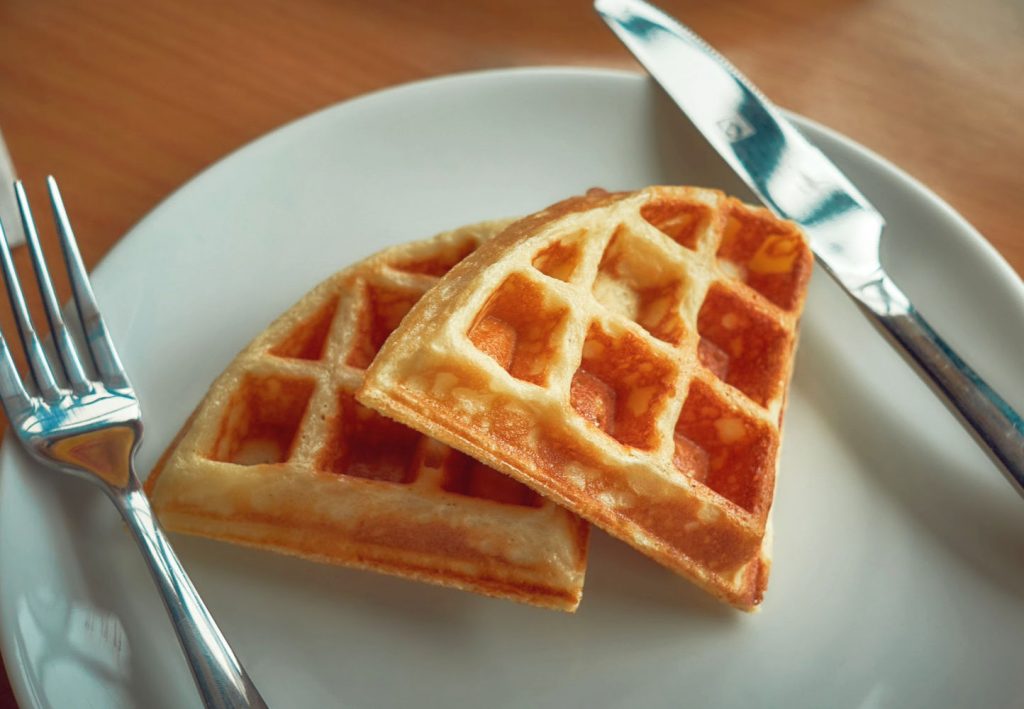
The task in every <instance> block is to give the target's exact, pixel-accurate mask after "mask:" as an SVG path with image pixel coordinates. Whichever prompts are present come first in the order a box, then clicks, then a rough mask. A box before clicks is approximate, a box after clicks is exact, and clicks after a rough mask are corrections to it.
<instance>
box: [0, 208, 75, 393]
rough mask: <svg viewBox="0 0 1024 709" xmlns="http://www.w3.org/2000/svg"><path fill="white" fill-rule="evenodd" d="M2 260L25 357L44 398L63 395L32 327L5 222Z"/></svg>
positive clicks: (0, 227)
mask: <svg viewBox="0 0 1024 709" xmlns="http://www.w3.org/2000/svg"><path fill="white" fill-rule="evenodd" d="M0 260H2V261H3V268H4V282H5V283H6V285H7V297H8V299H9V300H10V301H11V309H12V310H13V311H14V319H15V321H16V323H17V325H18V337H19V338H20V339H21V346H22V348H23V349H24V350H25V358H26V359H28V364H29V370H30V371H31V373H32V379H33V380H34V381H35V383H36V389H37V390H38V391H39V393H40V394H41V395H42V396H43V398H45V399H47V400H48V401H55V400H57V399H58V398H60V391H59V390H58V388H57V382H56V381H55V380H54V378H53V371H52V370H51V369H50V365H49V363H48V362H47V361H46V353H45V352H44V351H43V346H42V344H41V343H40V342H39V336H38V335H36V331H35V328H34V327H32V318H31V317H30V316H29V314H28V307H27V306H26V305H25V296H24V294H23V293H22V291H21V284H20V283H19V282H18V272H17V271H16V270H15V269H14V259H12V258H11V247H10V245H9V244H8V243H7V232H6V231H4V228H3V225H2V224H0Z"/></svg>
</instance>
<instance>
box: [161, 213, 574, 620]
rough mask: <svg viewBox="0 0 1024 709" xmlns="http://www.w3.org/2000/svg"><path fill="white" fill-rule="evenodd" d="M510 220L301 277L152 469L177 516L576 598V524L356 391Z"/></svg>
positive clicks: (493, 590) (329, 558)
mask: <svg viewBox="0 0 1024 709" xmlns="http://www.w3.org/2000/svg"><path fill="white" fill-rule="evenodd" d="M507 223H508V222H490V223H484V224H479V225H475V226H472V227H465V228H462V229H459V230H456V231H453V232H448V233H445V234H441V235H439V236H437V237H435V238H433V239H430V240H427V241H422V242H417V243H413V244H408V245H404V246H399V247H395V248H392V249H388V250H386V251H383V252H381V253H380V254H377V255H376V256H373V257H371V258H369V259H367V260H366V261H363V262H361V263H358V264H356V265H355V266H352V267H351V268H349V269H347V270H344V271H342V272H340V273H338V274H336V275H334V276H332V277H331V278H329V279H327V280H326V281H324V282H323V283H321V284H320V285H319V286H317V287H316V288H314V289H313V290H312V291H310V292H309V293H308V294H307V295H306V296H305V297H304V298H303V299H302V300H300V301H299V302H298V304H296V305H295V306H294V307H292V308H291V309H290V310H289V311H288V312H287V313H285V314H284V315H282V316H281V317H280V318H278V319H277V320H276V321H275V322H274V323H273V324H271V325H270V327H269V328H268V329H267V330H265V331H264V332H263V333H262V334H260V335H259V336H258V337H257V338H256V339H255V340H253V342H252V343H251V344H249V345H248V346H247V347H246V348H245V350H243V351H242V352H241V353H240V354H239V355H238V356H237V357H236V359H235V360H234V361H233V362H232V363H231V364H230V365H229V366H228V368H227V370H226V371H225V372H224V373H223V374H222V375H221V376H220V377H219V378H218V379H217V381H216V382H214V384H213V385H212V386H211V388H210V390H209V392H208V394H207V395H206V397H205V398H204V400H203V401H202V402H201V403H200V405H199V407H198V408H197V409H196V411H195V413H194V414H193V415H192V417H191V418H190V419H189V421H188V422H187V423H186V424H185V426H184V428H183V429H182V431H181V433H180V434H179V436H178V438H177V439H176V441H175V442H174V443H172V445H171V446H170V448H168V450H167V452H166V453H165V454H164V456H163V458H162V459H161V461H160V462H159V463H158V464H157V466H156V468H155V470H154V471H153V472H152V474H151V475H150V477H149V479H148V480H147V482H146V489H147V491H148V492H149V494H150V496H151V498H152V501H153V506H154V508H155V509H156V511H157V514H158V516H159V518H160V520H161V522H163V524H164V525H165V526H166V527H167V528H169V529H172V530H175V531H179V532H186V533H190V534H196V535H200V536H205V537H212V538H214V539H221V540H225V541H230V542H236V543H239V544H245V545H249V546H254V547H259V548H263V549H270V550H273V551H278V552H283V553H287V554H294V555H297V556H301V557H306V558H309V559H313V560H316V561H322V562H328V563H336V564H344V565H349V566H356V567H362V568H368V569H374V570H377V571H382V572H386V573H392V574H397V575H400V576H406V577H411V578H415V579H420V580H424V581H430V582H434V583H439V584H443V585H447V586H454V587H458V588H462V589H466V590H471V591H476V592H479V593H483V594H487V595H492V596H500V597H506V598H511V599H515V600H519V601H525V602H528V603H533V604H536V605H541V606H547V607H552V608H560V609H563V610H573V609H575V608H576V606H577V604H578V603H579V599H580V593H581V590H582V585H583V575H584V569H585V564H586V546H587V526H586V523H585V522H583V521H582V520H581V519H579V518H578V517H576V516H575V515H573V514H570V513H569V512H567V511H565V510H564V509H562V508H560V507H557V506H555V505H554V504H553V503H551V502H549V501H547V500H544V499H543V498H541V497H540V496H539V495H537V494H536V493H535V492H534V491H532V490H531V489H529V488H528V487H526V486H524V485H522V484H520V483H518V482H516V481H515V480H512V479H511V478H509V477H507V476H505V475H502V474H500V473H497V472H495V471H494V470H491V469H490V468H487V467H486V466H484V465H481V464H480V463H477V462H476V461H474V460H472V459H470V458H468V457H467V456H465V455H463V454H462V453H459V452H457V451H454V450H452V449H451V448H449V447H448V446H445V445H443V444H441V443H438V442H437V441H434V440H431V439H429V438H427V437H425V436H423V435H421V434H419V433H417V432H415V431H412V430H410V429H407V428H405V427H404V426H401V425H399V424H396V423H394V422H393V421H391V420H389V419H386V418H384V417H382V416H380V415H379V414H376V413H374V412H372V411H370V410H368V409H366V408H364V407H362V406H360V405H359V404H358V403H356V401H355V399H354V398H353V395H354V393H355V391H356V389H357V388H358V387H359V385H360V384H361V383H362V380H363V370H364V368H365V367H366V366H367V365H368V364H369V363H370V361H371V360H372V359H373V357H374V355H375V354H376V351H377V349H378V348H379V347H380V345H381V343H383V342H384V340H385V339H386V338H387V336H388V334H389V333H390V332H391V330H392V329H394V327H395V326H397V325H398V323H399V322H400V321H401V319H402V316H403V315H405V312H406V311H407V310H408V309H409V308H410V307H411V306H412V305H413V303H415V302H416V300H417V299H419V297H420V296H421V295H422V294H423V293H424V292H425V291H427V290H428V289H429V288H431V287H432V286H433V285H434V284H435V283H436V282H437V281H438V279H439V278H440V277H441V276H442V275H443V274H444V273H445V272H446V271H447V270H448V269H449V268H451V266H453V265H454V264H455V263H457V262H458V261H459V260H460V259H462V258H463V257H464V256H466V255H467V254H469V253H471V252H472V251H473V250H474V249H475V248H476V247H477V246H478V245H479V243H480V241H481V240H482V239H485V238H488V237H489V236H491V235H492V234H493V233H495V232H497V231H498V230H499V229H500V228H502V227H504V226H505V225H506V224H507Z"/></svg>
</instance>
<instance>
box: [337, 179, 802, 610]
mask: <svg viewBox="0 0 1024 709" xmlns="http://www.w3.org/2000/svg"><path fill="white" fill-rule="evenodd" d="M811 268H812V256H811V253H810V251H809V249H808V246H807V242H806V238H805V237H804V235H803V234H802V232H801V231H800V230H799V229H798V228H797V227H796V226H795V225H793V224H791V223H789V222H782V221H779V220H777V219H775V218H774V217H773V216H772V215H771V214H770V213H769V212H767V211H766V210H764V209H758V208H753V207H748V206H745V205H743V204H742V203H740V202H739V201H737V200H736V199H733V198H729V197H727V196H725V195H723V194H722V193H720V192H717V191H711V190H705V189H698V188H683V187H652V188H648V189H645V190H642V191H639V192H633V193H620V194H608V193H605V192H603V191H600V190H592V191H591V192H589V193H588V194H587V195H586V196H582V197H575V198H572V199H569V200H566V201H564V202H561V203H559V204H556V205H554V206H552V207H549V208H548V209H546V210H544V211H542V212H539V213H537V214H535V215H532V216H530V217H527V218H525V219H523V220H521V221H519V222H517V223H515V224H513V225H512V226H511V227H509V228H508V229H507V230H505V231H504V232H503V233H502V234H501V235H499V236H498V237H497V238H495V239H494V240H492V241H490V242H489V243H487V244H485V245H484V246H483V247H482V248H480V249H479V250H478V251H477V252H476V253H474V254H473V255H472V256H470V257H469V258H467V259H466V260H464V261H463V262H462V263H461V264H459V265H458V266H457V267H456V268H454V269H453V270H452V271H451V272H450V273H449V274H448V275H447V276H445V278H444V279H442V280H441V282H440V283H439V284H438V285H437V286H436V287H435V288H434V290H432V291H431V292H430V293H428V294H427V295H426V296H425V297H424V298H423V299H422V300H420V302H419V303H418V304H417V305H416V307H415V308H413V309H412V311H410V313H409V315H408V316H407V317H406V318H405V320H404V321H403V322H402V324H401V326H400V327H399V328H398V329H397V330H395V332H394V333H393V334H392V335H391V337H390V338H389V339H388V341H387V343H386V344H385V345H384V347H383V348H382V349H381V351H380V353H379V354H378V356H377V357H376V359H375V360H374V363H373V364H372V366H371V367H370V369H369V370H368V372H367V376H366V380H365V383H364V385H363V387H362V389H361V390H360V391H359V393H358V394H357V399H358V400H359V401H361V402H362V403H364V404H365V405H366V406H368V407H370V408H372V409H375V410H377V411H379V412H381V413H383V414H385V415H387V416H389V417H392V418H394V419H396V420H398V421H400V422H402V423H405V424H406V425H408V426H410V427H412V428H414V429H416V430H418V431H422V432H424V433H425V434H427V435H430V436H433V437H434V438H436V439H438V440H441V441H444V442H445V443H447V444H448V445H451V446H453V447H455V448H457V449H459V450H461V451H463V452H464V453H466V454H468V455H470V456H472V457H474V458H476V459H478V460H481V461H484V462H485V463H486V464H488V465H490V466H492V467H494V468H496V469H498V470H500V471H503V472H505V473H508V474H509V475H511V476H513V477H515V478H516V479H518V480H521V481H522V482H524V483H526V484H528V485H530V486H531V487H532V488H534V489H535V490H537V491H538V492H540V493H541V494H543V495H545V496H548V497H550V498H551V499H553V500H555V501H557V502H558V503H560V504H562V505H565V506H566V507H567V508H569V509H571V510H572V511H574V512H576V513H577V514H579V515H582V516H583V517H585V518H587V519H589V520H590V521H592V522H593V523H595V524H596V525H598V526H600V527H602V528H603V529H605V530H606V531H608V532H609V533H611V534H612V535H614V536H616V537H619V538H620V539H623V540H625V541H626V542H628V543H630V544H632V545H633V546H634V547H636V548H637V549H638V550H640V551H641V552H643V553H645V554H647V555H649V556H650V557H652V558H654V559H655V560H657V561H658V562H660V563H662V564H663V565H665V566H667V567H669V568H670V569H672V570H674V571H676V572H678V573H680V574H682V575H684V576H686V577H688V578H690V579H691V580H693V581H694V582H695V583H697V584H698V585H699V586H701V587H702V588H704V589H705V590H707V591H709V592H710V593H712V594H714V595H715V596H716V597H718V598H720V599H722V600H724V601H727V602H728V603H731V604H733V605H734V606H736V607H738V608H741V609H744V610H752V609H754V608H755V607H756V606H757V604H759V603H760V601H761V599H762V596H763V594H764V590H765V588H766V585H767V580H768V572H769V569H770V563H771V559H770V525H769V512H770V509H771V504H772V499H773V496H774V490H775V478H776V469H777V465H778V457H779V445H780V435H781V425H782V415H783V409H784V404H785V400H786V390H787V388H788V384H789V379H790V372H791V369H792V362H793V354H794V350H795V346H796V336H797V324H798V318H799V315H800V312H801V310H802V307H803V301H804V297H805V293H806V287H807V281H808V279H809V277H810V273H811Z"/></svg>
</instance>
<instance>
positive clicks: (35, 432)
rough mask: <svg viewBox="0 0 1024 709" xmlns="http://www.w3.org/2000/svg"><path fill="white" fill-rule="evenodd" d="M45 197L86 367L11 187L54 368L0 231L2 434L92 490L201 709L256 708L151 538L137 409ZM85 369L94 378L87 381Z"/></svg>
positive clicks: (163, 546) (60, 207)
mask: <svg viewBox="0 0 1024 709" xmlns="http://www.w3.org/2000/svg"><path fill="white" fill-rule="evenodd" d="M47 187H48V188H49V194H50V202H51V206H52V208H53V214H54V218H55V219H56V222H57V231H58V234H59V236H60V242H61V246H62V249H63V252H64V262H65V266H66V268H67V273H68V278H69V280H70V282H71V289H72V292H73V294H74V300H75V305H76V306H77V313H78V317H79V319H80V321H81V325H82V329H83V332H84V335H85V342H86V349H87V351H88V362H83V360H82V358H81V357H80V356H79V353H78V347H77V346H76V345H75V342H74V339H73V338H72V336H71V332H70V330H69V327H68V325H67V323H66V322H65V320H64V318H63V316H62V314H61V311H60V308H59V306H58V303H57V298H56V295H55V294H54V288H53V283H52V280H51V278H50V275H49V271H48V270H47V267H46V262H45V260H44V259H43V253H42V250H41V248H40V245H39V237H38V234H37V232H36V227H35V223H34V221H33V219H32V213H31V210H30V209H29V204H28V199H27V198H26V196H25V190H24V188H23V187H22V184H21V182H15V185H14V191H15V194H16V197H17V206H18V211H19V213H20V215H21V222H22V227H23V229H24V232H25V235H26V239H27V243H28V247H29V251H30V252H31V255H32V264H33V267H34V269H35V273H36V279H37V281H38V283H39V289H40V292H41V294H42V297H43V304H44V306H45V311H46V319H47V321H48V324H49V326H50V332H51V334H52V336H53V341H54V351H55V357H54V358H53V359H55V360H56V366H54V365H53V363H51V358H50V357H48V356H47V354H46V351H45V350H44V349H43V346H42V343H41V341H40V337H39V335H38V334H37V333H36V330H35V328H34V327H33V324H32V320H31V318H30V316H29V312H28V308H27V307H26V305H25V299H24V296H23V293H22V289H21V286H20V283H19V280H18V275H17V273H16V272H15V269H14V263H13V260H12V259H11V250H10V246H9V245H8V242H7V236H6V233H5V231H4V227H3V224H2V223H0V260H2V261H3V271H4V279H5V282H6V285H7V295H8V297H9V299H10V302H11V307H12V309H13V310H14V315H15V321H16V323H17V327H18V336H19V339H20V340H21V344H22V346H23V348H24V351H25V356H26V359H27V360H28V363H29V374H30V376H29V377H28V378H27V379H26V380H25V381H22V378H21V377H20V376H19V374H18V371H17V369H16V368H15V365H14V360H13V358H12V356H11V351H10V349H9V348H8V346H7V342H6V340H5V339H4V338H3V336H2V335H0V399H2V402H3V408H4V411H5V412H6V414H7V418H8V420H9V421H10V423H11V428H12V430H13V431H14V433H15V434H16V436H17V439H18V441H19V442H20V443H21V444H22V446H23V447H24V448H25V450H26V451H28V453H29V454H30V455H31V456H32V457H33V458H34V459H35V460H37V461H39V462H40V463H42V464H43V465H45V466H47V467H50V468H54V469H57V470H61V471H63V472H66V473H71V474H73V475H76V476H78V477H80V478H84V479H86V480H89V481H90V482H92V483H94V484H96V485H98V486H99V487H100V488H101V489H102V490H103V491H104V492H105V493H106V494H107V497H109V498H110V500H111V501H112V502H113V503H114V506H115V507H116V508H117V510H118V512H120V513H121V516H122V517H123V518H124V521H125V523H126V524H127V527H128V530H129V531H130V532H131V534H132V535H133V537H134V538H135V541H136V542H137V543H138V545H139V548H140V549H141V551H142V553H143V556H144V558H145V560H146V563H147V565H148V567H149V570H150V572H151V573H152V575H153V579H154V580H155V581H156V585H157V588H158V589H159V590H160V593H161V596H162V598H163V601H164V604H165V606H166V608H167V612H168V614H169V615H170V618H171V621H172V624H173V626H174V630H175V632H176V633H177V635H178V640H179V641H180V643H181V647H182V649H183V650H184V652H185V657H186V659H187V660H188V664H189V667H190V669H191V670H192V675H193V678H194V679H195V682H196V686H197V688H198V689H199V693H200V695H201V697H202V700H203V702H204V704H205V705H206V706H207V707H216V708H218V709H221V708H224V709H227V708H228V707H232V708H241V707H265V706H266V704H265V703H264V702H263V699H262V698H261V697H260V694H259V692H258V691H257V690H256V687H255V686H254V685H253V683H252V681H251V680H250V679H249V676H248V675H247V674H246V672H245V669H244V668H243V667H242V665H241V663H240V662H239V661H238V658H237V657H236V656H235V654H234V652H233V651H232V650H231V647H230V646H229V645H228V642H227V640H225V639H224V636H223V635H222V634H221V632H220V630H219V629H218V627H217V624H216V623H215V622H214V620H213V618H212V617H211V615H210V613H209V611H208V610H207V609H206V606H205V605H204V604H203V601H202V599H201V598H200V597H199V594H198V593H197V592H196V590H195V587H194V586H193V585H192V582H191V581H190V580H189V578H188V575H187V574H186V573H185V570H184V568H182V566H181V563H180V562H179V561H178V557H177V556H176V555H175V553H174V551H173V550H172V549H171V546H170V544H169V543H168V542H167V539H166V538H165V537H164V534H163V532H162V531H161V530H160V527H159V525H158V524H157V521H156V518H155V517H154V516H153V512H152V510H151V509H150V506H149V501H148V500H147V499H146V496H145V494H144V493H143V491H142V488H141V486H140V484H139V480H138V478H137V477H136V475H135V465H134V456H135V451H136V449H137V448H138V445H139V441H140V439H141V437H142V412H141V409H140V407H139V401H138V398H137V397H136V395H135V391H134V390H133V389H132V386H131V384H130V383H129V381H128V377H127V375H126V374H125V371H124V368H123V367H122V365H121V361H120V359H119V358H118V355H117V352H116V350H115V349H114V344H113V342H112V340H111V338H110V334H109V333H108V332H107V328H106V325H105V324H104V322H103V318H102V316H101V314H100V311H99V307H98V306H97V304H96V299H95V297H94V296H93V292H92V287H91V285H90V283H89V277H88V275H87V274H86V271H85V267H84V265H83V263H82V258H81V256H80V254H79V252H78V246H77V244H76V242H75V237H74V233H73V232H72V230H71V223H70V221H69V220H68V216H67V212H66V211H65V209H64V203H63V201H62V199H61V195H60V191H59V190H58V188H57V183H56V181H55V180H54V179H53V178H52V177H49V178H47ZM90 363H91V365H92V369H94V370H95V375H93V376H90V374H89V373H88V372H87V368H88V365H89V364H90Z"/></svg>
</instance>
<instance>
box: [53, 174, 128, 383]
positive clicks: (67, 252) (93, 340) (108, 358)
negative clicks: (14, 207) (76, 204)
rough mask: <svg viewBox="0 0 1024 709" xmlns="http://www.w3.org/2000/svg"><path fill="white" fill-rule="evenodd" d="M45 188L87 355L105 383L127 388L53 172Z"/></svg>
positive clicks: (123, 372) (126, 377)
mask: <svg viewBox="0 0 1024 709" xmlns="http://www.w3.org/2000/svg"><path fill="white" fill-rule="evenodd" d="M46 187H47V189H48V190H49V192H50V206H51V207H53V216H54V218H55V219H56V221H57V231H58V232H59V233H60V245H61V248H62V250H63V251H64V264H65V266H66V267H67V270H68V278H69V280H70V281H71V291H72V293H74V296H75V305H76V306H77V307H78V317H79V318H81V320H82V328H83V330H84V331H85V340H86V342H87V343H88V345H89V354H90V355H91V356H92V360H93V364H94V365H95V366H96V371H97V372H99V375H100V379H102V380H103V382H104V383H105V384H107V385H108V386H112V387H115V388H125V387H128V386H130V385H129V383H128V376H127V375H126V374H125V371H124V367H122V366H121V359H120V358H119V357H118V356H117V350H115V349H114V343H113V341H112V340H111V339H110V334H109V333H108V332H107V325H106V323H104V322H103V316H102V315H100V309H99V306H98V305H97V304H96V296H95V295H94V294H93V292H92V285H91V284H90V283H89V276H88V274H87V273H86V271H85V264H83V263H82V255H81V254H80V253H79V252H78V243H77V242H76V241H75V233H74V231H72V230H71V221H70V220H69V219H68V213H67V210H65V209H64V200H63V199H61V196H60V189H59V188H58V187H57V181H56V180H55V179H53V176H52V175H49V176H47V178H46Z"/></svg>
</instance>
